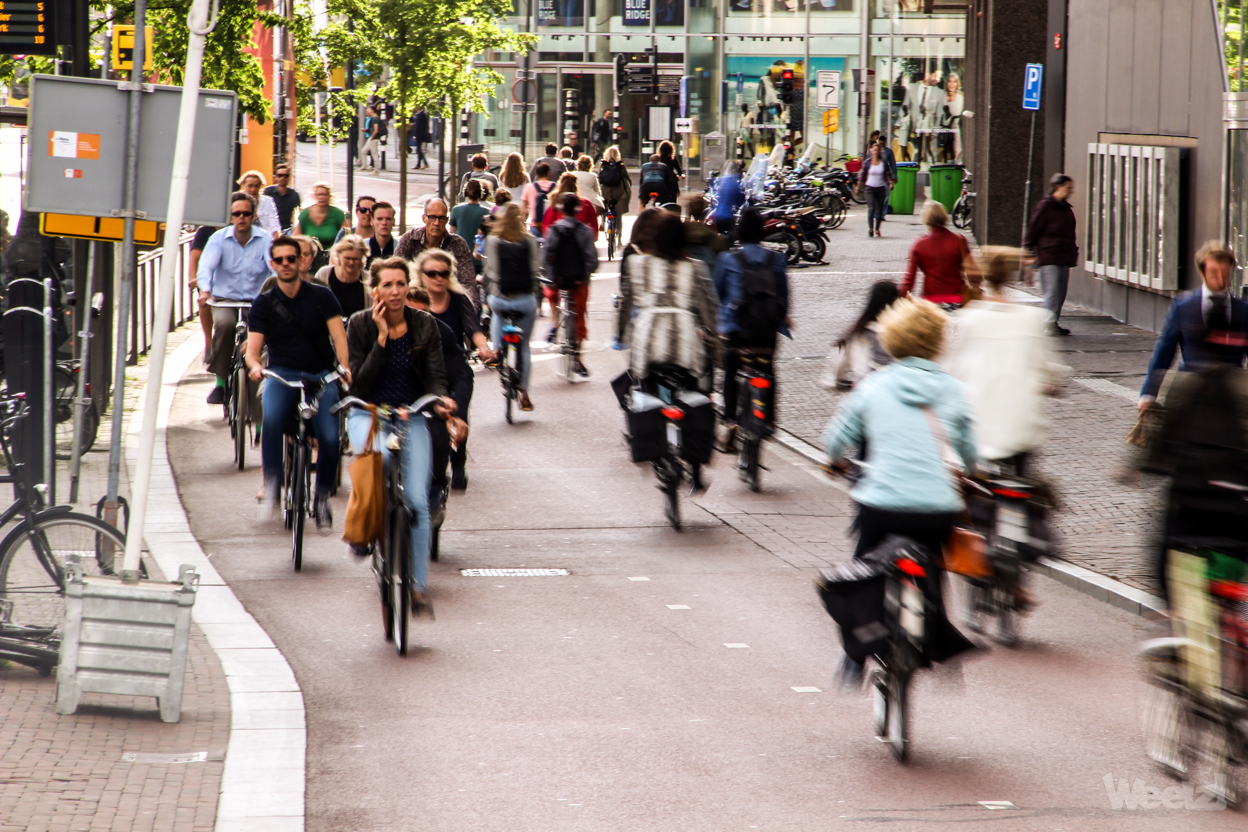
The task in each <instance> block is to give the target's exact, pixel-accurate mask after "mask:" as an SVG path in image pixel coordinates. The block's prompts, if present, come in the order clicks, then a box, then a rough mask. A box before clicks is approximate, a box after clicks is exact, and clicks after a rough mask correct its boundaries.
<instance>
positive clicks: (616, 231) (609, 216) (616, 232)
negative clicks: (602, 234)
mask: <svg viewBox="0 0 1248 832" xmlns="http://www.w3.org/2000/svg"><path fill="white" fill-rule="evenodd" d="M615 204H616V200H614V199H613V200H611V201H610V202H608V203H607V213H606V216H605V217H604V218H603V221H602V230H603V231H606V232H607V259H608V260H614V259H615V250H616V248H617V247H618V246H619V244H620V231H621V229H620V214H619V212H618V211H616V210H615Z"/></svg>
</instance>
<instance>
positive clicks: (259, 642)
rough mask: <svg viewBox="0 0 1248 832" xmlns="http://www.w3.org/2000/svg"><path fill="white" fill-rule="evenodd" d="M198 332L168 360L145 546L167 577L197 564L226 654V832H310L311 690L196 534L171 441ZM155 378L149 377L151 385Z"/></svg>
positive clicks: (205, 609)
mask: <svg viewBox="0 0 1248 832" xmlns="http://www.w3.org/2000/svg"><path fill="white" fill-rule="evenodd" d="M202 347H203V345H202V344H201V343H200V340H199V339H198V338H195V337H194V336H192V337H191V338H188V339H187V340H186V341H184V342H183V343H182V344H181V345H179V346H178V347H177V348H175V349H174V350H173V352H172V353H170V354H169V356H168V358H167V359H166V361H165V368H164V378H162V379H161V380H160V383H161V385H162V387H163V388H165V389H164V390H162V392H161V397H160V413H159V414H158V416H157V424H156V446H155V455H154V458H153V460H152V479H151V494H152V496H153V499H152V500H151V501H150V503H149V508H148V518H147V529H146V531H147V534H146V538H145V540H144V542H145V543H146V544H147V549H148V551H149V552H150V553H151V557H152V559H153V560H155V561H156V563H157V564H158V565H159V566H160V568H161V570H162V571H163V572H164V573H165V574H166V575H176V574H178V567H179V566H180V565H181V564H184V563H189V564H191V565H192V566H194V567H195V570H196V571H197V572H198V573H199V576H200V583H199V593H198V597H197V598H196V601H195V606H194V607H192V608H191V619H192V620H193V621H194V622H195V623H196V624H197V625H198V626H199V628H200V629H201V630H202V631H203V633H204V635H205V636H207V638H208V644H209V645H210V646H211V647H212V649H213V652H214V653H216V654H217V658H218V660H219V661H220V662H221V669H222V670H223V671H224V673H225V678H226V682H227V683H228V685H229V689H230V740H229V745H228V747H227V750H226V755H225V768H224V771H223V772H222V776H221V795H220V798H219V799H218V802H217V813H216V824H215V827H214V829H215V830H216V832H254V831H255V830H261V829H263V830H265V832H302V830H303V828H304V790H305V779H306V776H305V769H304V762H305V754H306V749H307V731H306V727H305V726H306V721H305V713H304V706H303V692H302V691H301V690H300V688H299V683H298V682H297V681H296V680H295V674H294V672H293V671H292V670H291V668H290V665H289V664H287V662H286V659H285V657H284V656H282V654H281V651H279V650H278V649H277V647H276V646H275V645H274V644H273V641H272V640H271V639H270V638H269V636H268V634H267V633H265V631H264V629H263V628H261V626H260V625H259V624H258V623H257V622H256V620H255V619H254V618H253V617H252V616H251V614H250V613H248V612H247V611H246V610H245V609H244V608H243V605H242V604H241V603H240V602H239V600H238V598H237V597H235V595H234V593H233V592H232V591H231V590H230V588H229V586H228V585H227V584H226V583H225V580H224V579H223V578H222V577H221V575H220V574H219V573H218V572H217V570H216V568H215V567H214V566H213V565H212V562H211V561H210V560H209V559H208V557H207V556H206V555H205V554H204V551H203V549H201V548H200V546H199V542H198V541H197V540H196V539H195V536H194V535H193V534H191V528H190V525H189V524H188V523H187V520H186V510H185V509H184V508H183V506H182V500H181V499H180V498H179V497H178V489H177V484H176V483H175V482H174V479H173V469H172V468H171V467H170V465H169V455H168V450H167V446H166V442H165V437H166V430H167V428H168V426H169V414H170V412H171V411H172V409H173V394H174V392H175V391H176V390H177V387H178V384H179V382H180V381H181V379H182V376H183V375H184V374H185V373H186V371H187V369H188V368H190V366H191V365H192V363H193V362H194V361H195V360H196V359H197V358H199V356H200V354H201V353H202ZM151 382H152V379H150V378H149V379H148V383H149V384H150V383H151ZM139 428H140V421H139V420H134V419H132V420H131V422H130V425H129V427H128V431H127V432H128V433H129V434H130V435H131V437H132V438H133V440H134V441H127V442H126V462H127V464H129V465H130V466H131V471H132V473H131V476H133V467H134V465H135V458H136V457H137V455H138V442H137V437H138V432H139Z"/></svg>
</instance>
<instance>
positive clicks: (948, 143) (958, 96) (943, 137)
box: [939, 73, 966, 162]
mask: <svg viewBox="0 0 1248 832" xmlns="http://www.w3.org/2000/svg"><path fill="white" fill-rule="evenodd" d="M965 108H966V98H965V97H964V96H963V95H962V79H961V78H959V77H958V75H957V74H956V73H950V75H949V77H948V78H947V79H946V80H945V108H944V109H943V110H942V111H941V118H940V141H939V144H940V157H941V159H942V160H944V161H946V162H956V161H957V160H958V159H960V158H962V111H963V110H964V109H965Z"/></svg>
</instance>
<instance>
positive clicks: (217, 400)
mask: <svg viewBox="0 0 1248 832" xmlns="http://www.w3.org/2000/svg"><path fill="white" fill-rule="evenodd" d="M224 403H225V388H224V387H220V386H218V387H214V388H212V392H211V393H209V394H208V404H224Z"/></svg>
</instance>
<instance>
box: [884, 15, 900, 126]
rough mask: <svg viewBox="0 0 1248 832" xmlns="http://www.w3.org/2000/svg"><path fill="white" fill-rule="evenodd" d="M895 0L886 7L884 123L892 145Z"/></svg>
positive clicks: (895, 53)
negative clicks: (886, 62)
mask: <svg viewBox="0 0 1248 832" xmlns="http://www.w3.org/2000/svg"><path fill="white" fill-rule="evenodd" d="M896 27H897V0H891V2H890V3H889V8H888V106H887V107H886V108H884V124H885V130H886V131H887V133H888V146H889V147H892V146H893V83H894V77H895V75H896V72H897V65H896V60H897V58H896V55H897V28H896Z"/></svg>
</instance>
